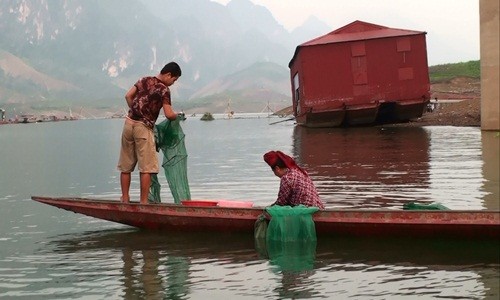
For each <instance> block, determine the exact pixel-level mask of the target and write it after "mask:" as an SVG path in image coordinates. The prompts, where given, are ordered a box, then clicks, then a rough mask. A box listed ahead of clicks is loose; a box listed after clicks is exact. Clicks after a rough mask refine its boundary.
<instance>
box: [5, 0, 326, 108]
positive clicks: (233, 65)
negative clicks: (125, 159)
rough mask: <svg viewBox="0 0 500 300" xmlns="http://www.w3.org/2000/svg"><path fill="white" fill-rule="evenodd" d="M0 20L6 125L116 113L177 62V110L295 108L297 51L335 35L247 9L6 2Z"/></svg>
mask: <svg viewBox="0 0 500 300" xmlns="http://www.w3.org/2000/svg"><path fill="white" fill-rule="evenodd" d="M0 16H1V18H0V107H3V108H6V110H7V115H9V111H14V110H15V111H17V112H20V111H24V112H29V111H32V110H38V111H43V110H44V109H46V108H50V110H56V109H58V108H61V109H64V110H66V109H67V108H68V107H73V106H74V107H86V108H89V109H90V108H92V109H99V110H102V111H116V110H117V109H120V108H123V106H124V101H123V95H124V93H125V92H126V90H127V89H128V88H129V87H130V86H131V85H133V84H134V83H135V81H136V80H137V79H138V78H139V77H141V76H144V75H154V74H156V73H158V72H159V70H160V69H161V67H162V66H163V65H164V64H165V63H167V62H169V61H172V60H174V61H177V62H178V63H179V64H180V65H181V68H182V71H183V75H182V77H181V78H180V79H179V81H178V82H177V83H176V84H175V85H174V86H172V93H173V99H174V104H173V105H174V108H175V109H178V108H177V104H179V105H180V104H181V103H182V106H183V107H186V109H187V108H190V109H193V110H194V109H196V108H197V107H199V108H200V109H207V110H210V109H219V108H220V107H221V106H222V103H226V102H227V101H228V99H229V98H230V99H231V101H232V103H233V104H234V106H235V107H237V106H240V107H241V109H243V110H245V111H260V110H261V109H262V108H261V107H262V106H263V105H267V104H266V103H268V102H270V103H271V104H272V106H278V105H282V106H283V107H284V106H288V105H290V98H291V96H290V88H289V85H290V83H289V73H288V72H289V70H288V67H287V65H288V62H289V60H290V59H291V57H292V55H293V52H294V50H295V47H296V46H297V45H298V44H300V43H302V42H305V41H307V40H309V39H311V38H314V37H316V36H319V35H322V34H324V33H326V32H328V31H329V30H330V29H327V27H326V25H324V23H323V24H322V22H321V21H319V20H317V19H314V18H312V19H310V20H308V21H307V22H306V23H304V25H303V26H301V27H299V28H297V29H296V30H295V31H294V32H292V33H289V32H288V31H286V30H285V29H284V27H283V26H282V25H281V24H279V23H278V22H277V21H276V20H275V19H274V17H273V16H272V14H271V13H270V12H269V11H268V10H267V9H266V8H265V7H263V6H260V5H255V4H253V3H252V2H250V1H249V0H232V1H231V2H229V3H228V4H227V5H221V4H219V3H215V2H211V1H209V0H190V1H183V0H106V1H99V0H86V1H67V0H51V1H44V0H6V1H0ZM239 103H240V104H241V105H238V104H239ZM263 103H264V104H263ZM224 107H225V104H224ZM214 112H217V111H214Z"/></svg>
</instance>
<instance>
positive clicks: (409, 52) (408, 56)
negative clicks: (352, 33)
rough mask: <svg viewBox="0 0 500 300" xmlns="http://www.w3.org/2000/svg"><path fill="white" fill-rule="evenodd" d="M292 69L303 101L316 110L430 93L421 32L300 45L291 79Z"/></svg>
mask: <svg viewBox="0 0 500 300" xmlns="http://www.w3.org/2000/svg"><path fill="white" fill-rule="evenodd" d="M296 72H299V78H300V80H299V81H300V85H301V95H300V97H301V104H302V105H303V106H307V107H314V111H323V110H335V109H340V108H342V107H343V106H344V104H345V105H347V106H356V105H362V104H366V103H374V102H377V101H391V102H393V101H400V100H408V99H421V98H422V97H426V98H427V99H428V98H429V88H430V84H429V73H428V65H427V50H426V42H425V35H423V34H420V35H414V36H404V37H391V38H384V39H372V40H366V41H355V42H346V43H333V44H325V45H315V46H307V47H303V48H301V49H300V52H299V53H298V55H297V57H296V59H295V62H294V64H293V66H291V77H292V82H293V76H294V74H295V73H296ZM292 90H293V84H292ZM292 95H293V91H292ZM302 111H304V108H302Z"/></svg>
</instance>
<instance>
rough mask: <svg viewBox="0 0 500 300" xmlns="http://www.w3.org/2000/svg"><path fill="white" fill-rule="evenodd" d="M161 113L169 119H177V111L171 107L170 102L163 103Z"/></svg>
mask: <svg viewBox="0 0 500 300" xmlns="http://www.w3.org/2000/svg"><path fill="white" fill-rule="evenodd" d="M163 113H165V117H167V119H169V120H171V121H173V120H175V119H177V113H176V112H175V111H174V110H173V109H172V105H170V104H166V103H163Z"/></svg>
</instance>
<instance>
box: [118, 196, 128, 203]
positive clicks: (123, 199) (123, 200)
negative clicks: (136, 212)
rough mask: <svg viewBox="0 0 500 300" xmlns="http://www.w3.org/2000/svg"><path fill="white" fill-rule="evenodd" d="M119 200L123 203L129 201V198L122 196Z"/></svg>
mask: <svg viewBox="0 0 500 300" xmlns="http://www.w3.org/2000/svg"><path fill="white" fill-rule="evenodd" d="M120 200H121V201H122V202H123V203H130V199H125V198H123V197H120Z"/></svg>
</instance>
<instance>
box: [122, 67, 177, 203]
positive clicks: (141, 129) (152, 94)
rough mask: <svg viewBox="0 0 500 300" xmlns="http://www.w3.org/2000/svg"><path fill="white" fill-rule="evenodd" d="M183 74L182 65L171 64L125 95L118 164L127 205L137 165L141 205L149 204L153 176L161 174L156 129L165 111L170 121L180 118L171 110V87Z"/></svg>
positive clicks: (141, 80)
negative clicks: (132, 176)
mask: <svg viewBox="0 0 500 300" xmlns="http://www.w3.org/2000/svg"><path fill="white" fill-rule="evenodd" d="M181 73H182V72H181V68H180V67H179V65H178V64H177V63H175V62H170V63H168V64H166V65H165V66H164V67H163V69H162V70H161V71H160V73H159V74H158V75H156V76H147V77H143V78H141V79H139V80H138V81H137V82H136V83H135V84H134V86H132V87H131V88H130V90H129V91H128V92H127V93H126V94H125V100H127V104H128V107H129V111H128V115H127V117H126V118H125V124H124V125H123V132H122V140H121V150H120V159H119V161H118V170H119V171H120V172H121V174H120V186H121V190H122V196H121V200H122V201H123V202H125V203H129V202H130V195H129V190H130V181H131V173H132V172H133V171H134V169H135V166H136V164H139V172H140V177H139V178H140V191H141V192H140V202H141V204H147V203H148V194H149V187H150V185H151V174H157V173H158V172H159V165H158V157H157V154H156V145H155V138H154V131H153V130H154V126H155V123H156V120H157V119H158V115H159V114H160V110H161V109H162V108H163V112H164V114H165V117H167V118H168V119H169V120H175V119H176V118H177V113H176V112H175V111H174V110H173V109H172V102H171V98H170V89H169V88H168V87H169V86H171V85H172V84H174V83H175V81H176V80H177V79H178V78H179V77H180V76H181Z"/></svg>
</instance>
